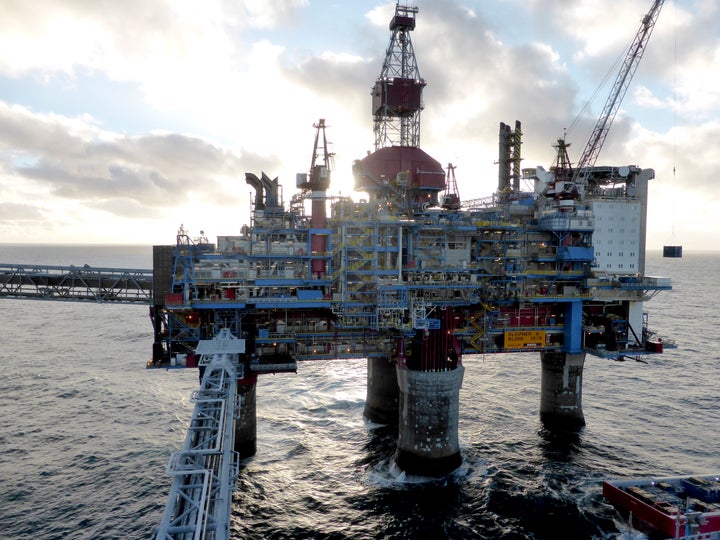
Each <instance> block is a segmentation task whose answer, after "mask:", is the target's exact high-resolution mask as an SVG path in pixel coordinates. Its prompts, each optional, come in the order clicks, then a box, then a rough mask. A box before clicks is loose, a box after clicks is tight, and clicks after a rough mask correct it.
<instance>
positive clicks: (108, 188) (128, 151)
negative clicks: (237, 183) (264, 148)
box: [0, 102, 276, 217]
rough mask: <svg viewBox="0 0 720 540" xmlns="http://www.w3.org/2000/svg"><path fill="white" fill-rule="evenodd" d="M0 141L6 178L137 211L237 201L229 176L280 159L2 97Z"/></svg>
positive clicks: (39, 190) (116, 211) (113, 208)
mask: <svg viewBox="0 0 720 540" xmlns="http://www.w3.org/2000/svg"><path fill="white" fill-rule="evenodd" d="M0 140H1V141H2V142H1V143H0V150H1V151H2V153H1V154H0V156H1V157H2V163H3V176H4V177H5V178H8V177H10V178H13V177H14V178H15V180H17V179H18V178H22V179H26V180H29V181H30V182H31V184H30V185H31V186H32V191H33V192H35V193H42V194H48V195H53V196H57V197H60V198H64V199H69V200H73V201H82V202H83V203H84V204H86V205H88V206H90V207H96V208H102V209H104V210H106V211H108V212H110V213H114V214H121V215H126V216H131V217H134V216H137V215H141V214H143V213H145V215H150V214H152V213H153V212H154V211H157V210H158V209H161V208H164V207H167V206H169V205H177V204H182V203H186V202H187V201H188V200H189V199H190V197H191V196H193V197H196V198H200V199H203V200H205V201H207V202H212V204H215V205H218V206H223V205H232V204H237V203H238V195H237V192H236V194H235V195H232V194H229V193H228V192H227V186H226V183H225V181H226V180H227V179H238V180H239V179H244V173H245V171H260V170H265V169H270V168H272V167H274V166H276V163H275V162H274V160H273V159H268V158H264V157H260V156H257V155H253V154H252V153H250V152H248V153H246V154H244V155H242V157H241V156H238V155H236V154H234V153H233V152H230V151H229V150H227V149H223V148H221V147H219V146H217V145H214V144H212V143H210V142H208V141H206V140H204V139H201V138H199V137H193V136H189V135H181V134H177V133H149V134H145V135H141V136H127V135H123V134H118V133H112V132H107V131H101V130H100V129H99V128H97V127H96V126H94V125H92V124H91V123H87V122H85V121H83V120H82V119H70V118H64V117H61V116H58V115H41V114H36V113H33V112H32V111H30V110H28V109H25V108H23V107H19V106H9V105H7V104H4V103H2V102H0ZM6 184H7V182H6ZM28 189H29V188H28ZM244 191H245V190H244V189H243V193H244Z"/></svg>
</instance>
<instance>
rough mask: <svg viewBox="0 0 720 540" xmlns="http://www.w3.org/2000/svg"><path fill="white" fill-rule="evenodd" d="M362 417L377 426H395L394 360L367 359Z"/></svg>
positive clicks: (396, 410)
mask: <svg viewBox="0 0 720 540" xmlns="http://www.w3.org/2000/svg"><path fill="white" fill-rule="evenodd" d="M364 415H365V418H367V419H368V420H370V421H371V422H375V423H377V424H393V425H394V424H397V422H398V383H397V374H396V372H395V360H391V359H389V358H368V360H367V395H366V398H365V411H364Z"/></svg>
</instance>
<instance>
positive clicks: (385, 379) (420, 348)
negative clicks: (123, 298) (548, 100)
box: [149, 1, 671, 474]
mask: <svg viewBox="0 0 720 540" xmlns="http://www.w3.org/2000/svg"><path fill="white" fill-rule="evenodd" d="M661 6H662V2H661V1H656V2H654V4H653V7H652V9H651V11H650V12H649V13H648V14H647V15H646V16H645V18H644V19H643V22H642V25H641V27H640V30H639V31H638V33H637V35H636V37H635V40H634V42H633V44H632V46H631V47H630V49H629V51H628V56H627V58H626V61H625V63H624V65H623V66H622V69H621V71H620V73H619V74H618V78H617V81H616V83H615V87H614V88H613V90H612V93H611V95H610V98H609V99H608V102H607V104H606V107H605V110H604V111H603V114H602V115H601V118H600V120H599V121H598V124H597V126H596V128H595V131H594V132H593V134H592V136H591V138H590V140H589V142H588V144H587V146H586V148H585V151H584V152H583V155H582V157H581V159H580V161H579V162H578V163H577V165H576V166H572V165H571V161H570V159H569V157H568V151H567V147H568V146H569V145H568V144H566V143H565V141H564V140H562V139H561V140H558V141H557V144H556V145H555V147H556V149H557V160H556V162H555V163H554V165H553V166H552V167H550V168H549V170H545V169H544V168H542V167H536V168H521V142H522V141H521V136H522V131H521V124H520V122H516V123H515V124H514V126H510V125H507V124H505V123H501V124H500V130H499V157H498V164H499V167H498V168H499V173H498V186H497V191H496V193H495V194H494V195H492V196H491V197H488V198H487V199H482V200H472V201H462V200H461V199H460V196H459V192H458V188H457V182H456V179H455V174H454V167H453V166H452V165H451V164H450V165H448V166H447V167H446V168H445V169H443V167H442V165H441V164H440V162H439V161H437V160H436V159H434V158H433V157H431V156H429V155H428V154H427V153H426V152H424V151H423V150H422V149H421V148H420V113H421V111H422V110H423V106H424V105H423V99H422V92H423V87H424V86H425V84H426V83H425V81H424V80H423V78H422V77H421V76H420V72H419V70H418V65H417V62H416V58H415V54H414V50H413V45H412V41H411V37H410V33H411V32H412V31H413V30H414V28H415V23H416V14H417V12H418V9H417V8H415V7H407V6H401V5H399V4H398V5H397V6H396V7H395V13H394V16H393V17H392V20H391V21H390V25H389V30H390V32H391V38H390V44H389V47H388V49H387V54H386V57H385V60H384V63H383V66H382V70H381V72H380V76H379V77H378V78H377V80H376V81H375V83H374V86H373V87H372V92H371V95H372V100H371V103H372V116H373V121H374V135H375V145H374V146H375V149H374V152H372V153H369V154H368V155H367V156H365V157H363V158H362V159H359V160H357V161H355V162H354V164H353V170H352V172H353V176H354V183H355V190H356V191H357V192H361V193H363V194H365V195H364V197H365V198H363V199H362V200H359V201H355V200H353V199H351V198H350V197H329V196H328V195H327V190H328V188H329V185H330V179H331V172H332V170H333V154H332V153H331V152H330V151H329V148H328V142H327V136H326V127H327V126H326V124H325V121H324V120H323V119H321V120H319V122H317V123H316V124H315V125H314V128H315V130H316V131H315V143H314V148H313V153H312V160H311V164H310V169H309V171H307V172H304V173H301V174H298V175H297V179H296V186H297V190H298V192H297V193H296V194H295V195H293V196H292V198H291V200H290V202H289V205H286V204H285V202H284V201H283V200H282V197H281V196H280V189H279V181H278V179H277V178H271V177H270V176H268V175H267V174H265V173H264V172H262V173H261V174H260V175H259V176H258V175H256V174H254V173H247V174H246V182H247V183H248V184H249V185H250V186H252V188H253V189H254V192H255V194H254V195H255V196H254V201H253V208H252V216H251V223H250V224H249V225H246V226H243V227H242V230H241V232H240V234H239V235H234V236H219V237H218V238H217V243H210V242H209V241H208V240H207V239H206V238H200V239H196V240H193V239H191V237H190V236H189V235H188V233H187V232H186V231H185V230H183V229H182V228H181V229H180V231H179V232H178V234H177V242H176V244H175V245H168V246H155V247H154V272H153V275H154V283H153V295H152V296H153V298H154V306H153V307H152V308H151V315H152V320H153V325H154V334H155V343H154V345H153V358H152V360H151V362H150V363H149V366H167V365H169V364H174V365H186V366H197V365H198V362H199V363H200V367H201V369H204V368H205V366H206V365H208V362H209V360H207V358H209V357H211V356H213V355H221V354H222V353H227V352H232V353H233V354H235V355H236V356H237V363H238V365H239V366H240V367H241V368H242V369H240V373H239V375H238V377H239V380H238V390H237V392H238V395H239V396H240V399H239V405H238V410H239V411H240V412H239V414H238V419H236V422H237V423H236V429H235V437H236V438H235V441H234V445H235V449H236V451H237V452H239V454H240V457H244V456H249V455H252V454H254V452H255V448H256V435H255V388H256V381H257V377H258V375H262V374H265V373H278V372H288V371H289V372H294V371H296V369H297V362H299V361H304V360H322V359H337V358H357V359H367V401H366V405H365V415H366V417H367V418H369V419H370V420H372V421H375V422H379V423H391V422H393V423H394V422H397V423H399V435H398V443H397V454H396V461H397V465H398V466H399V467H400V468H401V469H403V470H405V471H408V472H411V473H422V474H445V473H447V472H449V471H452V470H454V469H455V468H456V467H457V466H458V465H459V464H460V463H461V455H460V448H459V443H458V415H459V392H460V388H461V385H462V381H463V371H464V367H463V358H464V357H466V356H467V355H479V354H480V355H481V354H492V353H507V352H533V353H536V354H539V356H540V360H541V370H542V378H541V403H540V415H541V418H542V420H543V421H544V422H545V423H546V424H551V425H552V424H560V425H563V426H567V425H570V426H573V425H582V424H584V418H583V411H582V375H583V365H584V361H585V356H586V354H592V355H595V356H599V357H602V358H615V359H617V358H624V357H632V356H635V355H642V354H647V353H654V352H662V345H663V344H662V341H661V340H660V339H656V338H655V337H654V336H653V335H652V334H651V333H650V331H649V330H648V327H647V319H646V314H645V313H644V311H643V302H645V301H647V300H649V299H650V298H652V297H653V296H654V295H655V294H657V293H658V292H659V291H662V290H669V289H670V288H671V285H670V280H669V279H668V278H658V277H648V276H646V275H645V223H646V213H647V201H648V182H649V180H651V179H652V178H653V177H654V171H653V170H652V169H642V168H640V167H638V166H635V165H629V166H596V165H595V161H596V158H597V156H598V153H599V151H600V149H601V148H602V145H603V142H604V140H605V137H606V136H607V133H608V130H609V128H610V124H611V123H612V120H613V118H614V116H615V113H616V112H617V109H618V107H619V104H620V102H621V101H622V98H623V96H624V93H625V91H626V90H627V86H628V84H629V82H630V79H631V78H632V75H633V73H634V71H635V69H636V68H637V65H638V62H639V61H640V57H641V56H642V52H643V51H644V49H645V45H646V44H647V41H648V39H649V37H650V34H651V32H652V29H653V27H654V24H655V21H656V18H657V16H658V14H659V11H660V8H661ZM521 181H522V182H521ZM521 183H522V184H524V185H527V184H529V185H531V186H532V189H531V190H528V191H522V190H521ZM328 210H329V211H328ZM223 332H224V333H225V334H226V340H228V339H230V338H227V334H230V335H231V336H233V338H232V339H233V340H234V341H232V343H231V345H229V348H226V347H228V346H226V345H215V346H212V345H210V344H211V343H212V340H213V338H214V337H216V336H218V335H219V334H220V333H223ZM199 344H200V349H199V348H198V347H199ZM201 352H202V353H203V354H200V353H201Z"/></svg>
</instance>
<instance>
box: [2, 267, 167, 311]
mask: <svg viewBox="0 0 720 540" xmlns="http://www.w3.org/2000/svg"><path fill="white" fill-rule="evenodd" d="M152 287H153V271H152V270H143V269H133V268H100V267H98V268H95V267H91V266H88V265H85V266H82V267H78V266H47V265H37V264H0V298H25V299H35V300H72V301H76V302H77V301H91V302H115V303H123V304H148V305H150V304H152Z"/></svg>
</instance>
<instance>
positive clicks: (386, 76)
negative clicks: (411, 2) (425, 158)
mask: <svg viewBox="0 0 720 540" xmlns="http://www.w3.org/2000/svg"><path fill="white" fill-rule="evenodd" d="M417 12H418V8H416V7H412V8H411V7H407V6H399V5H398V6H395V16H394V17H393V18H392V20H391V21H390V30H391V31H392V36H391V37H390V45H389V46H388V49H387V53H386V55H385V62H384V63H383V67H382V71H381V72H380V77H378V79H377V81H375V86H374V87H373V91H372V98H373V99H372V112H373V116H374V119H375V129H374V131H375V150H377V149H379V148H384V147H386V146H415V147H417V146H420V111H422V109H423V104H422V89H423V87H424V86H425V81H424V80H423V79H422V77H420V71H419V70H418V66H417V61H416V59H415V51H414V50H413V45H412V40H411V39H410V32H411V31H412V30H414V29H415V15H416V14H417Z"/></svg>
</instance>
